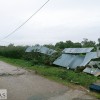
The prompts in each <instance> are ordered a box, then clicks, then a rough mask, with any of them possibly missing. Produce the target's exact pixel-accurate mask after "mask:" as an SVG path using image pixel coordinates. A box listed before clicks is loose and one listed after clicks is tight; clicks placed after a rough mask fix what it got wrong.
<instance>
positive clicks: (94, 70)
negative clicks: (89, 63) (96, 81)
mask: <svg viewBox="0 0 100 100" xmlns="http://www.w3.org/2000/svg"><path fill="white" fill-rule="evenodd" d="M83 72H85V73H89V74H92V75H94V76H99V75H100V69H98V68H89V67H86V68H85V69H84V70H83Z"/></svg>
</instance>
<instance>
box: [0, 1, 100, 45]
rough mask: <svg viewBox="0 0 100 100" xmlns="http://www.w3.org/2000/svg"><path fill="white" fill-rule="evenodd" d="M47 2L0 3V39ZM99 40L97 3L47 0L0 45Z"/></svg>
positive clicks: (99, 8) (99, 6) (99, 22)
mask: <svg viewBox="0 0 100 100" xmlns="http://www.w3.org/2000/svg"><path fill="white" fill-rule="evenodd" d="M46 1H47V0H0V40H1V39H2V38H4V37H5V36H7V35H8V34H9V33H11V32H12V31H13V30H15V29H16V28H17V27H18V26H20V25H21V24H22V23H23V22H24V21H25V20H27V19H28V18H29V17H30V16H31V15H32V14H33V13H34V12H35V11H36V10H37V9H39V8H40V7H41V6H42V5H43V4H44V3H45V2H46ZM99 37H100V0H50V1H49V2H48V4H47V5H45V6H44V8H42V9H41V11H39V12H38V13H37V14H36V15H35V16H34V17H33V18H32V19H31V20H29V21H28V22H27V23H26V24H25V25H24V26H23V27H22V28H21V29H20V30H18V31H17V32H15V33H14V34H12V35H11V36H9V37H8V38H6V39H4V40H3V41H0V45H8V44H9V43H14V44H15V45H34V44H55V43H56V42H59V41H66V40H71V41H73V42H81V41H82V40H83V38H88V39H89V40H93V41H96V42H97V39H98V38H99Z"/></svg>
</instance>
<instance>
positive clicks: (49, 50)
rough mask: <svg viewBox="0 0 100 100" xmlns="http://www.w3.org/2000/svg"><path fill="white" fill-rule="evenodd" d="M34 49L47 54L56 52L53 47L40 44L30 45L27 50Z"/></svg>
mask: <svg viewBox="0 0 100 100" xmlns="http://www.w3.org/2000/svg"><path fill="white" fill-rule="evenodd" d="M32 51H34V52H40V53H43V54H46V55H52V54H53V53H55V52H56V51H55V50H53V49H49V48H47V47H44V46H39V45H36V46H32V47H28V48H27V49H26V51H25V52H32Z"/></svg>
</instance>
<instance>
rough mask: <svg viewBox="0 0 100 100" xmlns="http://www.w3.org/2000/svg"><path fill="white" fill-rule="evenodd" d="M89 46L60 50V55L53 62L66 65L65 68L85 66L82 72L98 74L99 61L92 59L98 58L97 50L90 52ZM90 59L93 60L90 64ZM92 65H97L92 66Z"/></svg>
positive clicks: (99, 68)
mask: <svg viewBox="0 0 100 100" xmlns="http://www.w3.org/2000/svg"><path fill="white" fill-rule="evenodd" d="M92 50H93V47H91V48H65V49H64V50H63V51H62V55H61V56H60V57H58V58H57V59H56V60H55V61H54V62H53V64H54V65H58V66H62V67H66V68H67V69H77V68H82V67H83V68H85V69H84V70H83V72H86V73H89V74H93V75H95V76H98V75H100V62H99V61H95V62H93V61H92V60H94V59H97V58H99V57H98V55H97V53H98V52H91V51H92ZM91 61H92V62H93V63H92V65H90V64H91ZM94 65H97V66H96V67H94Z"/></svg>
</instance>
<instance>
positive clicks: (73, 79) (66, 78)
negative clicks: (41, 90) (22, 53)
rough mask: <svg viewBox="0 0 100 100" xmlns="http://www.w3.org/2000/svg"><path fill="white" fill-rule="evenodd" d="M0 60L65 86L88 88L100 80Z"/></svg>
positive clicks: (51, 68) (29, 62)
mask: <svg viewBox="0 0 100 100" xmlns="http://www.w3.org/2000/svg"><path fill="white" fill-rule="evenodd" d="M0 60H2V61H5V62H7V63H10V64H12V65H15V66H19V67H23V68H27V69H30V70H35V71H36V72H37V73H38V74H40V75H42V76H45V77H47V78H49V79H52V80H55V81H57V82H60V83H63V84H65V85H68V84H70V83H72V84H75V83H76V84H79V85H81V86H84V87H86V88H88V86H89V85H90V84H91V83H94V82H96V81H97V80H100V77H99V78H98V77H95V76H92V75H88V74H86V73H82V72H75V71H73V70H67V69H65V68H61V67H54V66H46V65H35V66H32V62H31V61H26V60H22V59H11V58H5V57H0ZM96 97H98V98H99V97H100V96H99V95H96Z"/></svg>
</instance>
